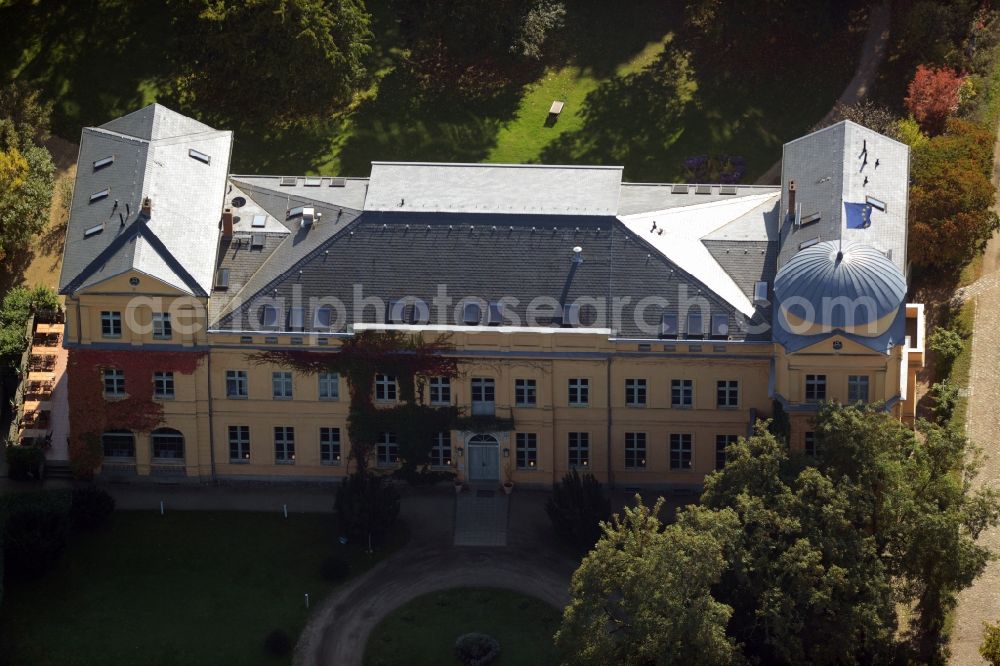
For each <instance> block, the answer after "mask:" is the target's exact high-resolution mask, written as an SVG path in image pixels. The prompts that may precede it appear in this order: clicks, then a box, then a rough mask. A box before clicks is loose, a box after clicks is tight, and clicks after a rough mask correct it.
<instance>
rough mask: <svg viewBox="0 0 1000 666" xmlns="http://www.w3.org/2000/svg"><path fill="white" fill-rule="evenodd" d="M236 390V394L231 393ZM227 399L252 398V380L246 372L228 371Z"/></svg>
mask: <svg viewBox="0 0 1000 666" xmlns="http://www.w3.org/2000/svg"><path fill="white" fill-rule="evenodd" d="M231 388H235V389H236V390H235V392H234V391H231V390H230V389H231ZM226 397H227V398H229V399H240V398H243V399H245V398H248V397H250V378H249V376H248V375H247V371H246V370H226Z"/></svg>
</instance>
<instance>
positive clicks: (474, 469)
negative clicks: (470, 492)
mask: <svg viewBox="0 0 1000 666" xmlns="http://www.w3.org/2000/svg"><path fill="white" fill-rule="evenodd" d="M466 449H467V450H468V453H469V456H468V459H469V462H468V469H467V470H466V474H467V476H468V479H469V481H472V482H476V481H499V480H500V442H498V441H497V438H496V437H494V436H493V435H473V436H472V438H471V439H470V440H469V443H468V444H467V445H466Z"/></svg>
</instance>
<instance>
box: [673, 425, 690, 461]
mask: <svg viewBox="0 0 1000 666" xmlns="http://www.w3.org/2000/svg"><path fill="white" fill-rule="evenodd" d="M670 469H691V435H690V433H671V435H670Z"/></svg>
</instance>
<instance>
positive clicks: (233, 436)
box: [229, 425, 250, 462]
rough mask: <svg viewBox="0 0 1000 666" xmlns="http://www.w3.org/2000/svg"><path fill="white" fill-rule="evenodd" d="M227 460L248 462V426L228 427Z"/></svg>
mask: <svg viewBox="0 0 1000 666" xmlns="http://www.w3.org/2000/svg"><path fill="white" fill-rule="evenodd" d="M229 460H230V461H231V462H249V461H250V426H245V425H242V426H229Z"/></svg>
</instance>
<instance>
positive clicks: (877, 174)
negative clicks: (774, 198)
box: [778, 120, 910, 273]
mask: <svg viewBox="0 0 1000 666" xmlns="http://www.w3.org/2000/svg"><path fill="white" fill-rule="evenodd" d="M781 173H782V175H781V183H782V187H781V211H780V213H781V216H782V218H783V219H782V237H783V242H782V247H781V253H780V254H779V257H778V268H781V267H782V266H783V265H784V264H785V263H787V262H788V261H789V260H790V259H791V258H792V256H794V255H795V253H796V252H798V251H799V249H800V248H799V246H800V245H801V244H802V243H803V242H808V241H812V240H814V239H818V241H819V242H822V241H828V240H840V239H843V240H844V241H845V242H851V243H863V244H865V245H870V246H872V247H874V248H875V249H877V250H879V251H880V252H882V253H884V254H886V255H887V256H888V257H889V258H890V259H891V260H892V262H893V263H894V264H896V266H897V267H898V268H899V270H900V271H902V272H903V273H905V272H906V231H907V229H906V216H907V205H908V199H907V193H908V186H909V173H910V148H909V146H907V145H906V144H904V143H900V142H899V141H896V140H894V139H890V138H889V137H887V136H883V135H882V134H879V133H878V132H875V131H874V130H870V129H868V128H867V127H864V126H862V125H858V124H857V123H854V122H851V121H849V120H845V121H842V122H839V123H837V124H836V125H831V126H830V127H825V128H823V129H821V130H818V131H816V132H813V133H812V134H808V135H806V136H804V137H802V138H800V139H796V140H794V141H790V142H788V143H786V144H785V146H784V150H783V152H782V161H781ZM792 180H794V181H795V187H796V208H799V209H800V210H801V219H803V220H807V219H809V217H810V216H813V215H815V214H818V215H819V220H818V221H816V222H811V223H806V224H803V225H802V226H800V227H795V226H794V213H795V211H792V213H793V220H792V221H789V220H787V219H784V216H785V215H786V213H788V212H789V211H788V201H789V199H788V183H789V181H792ZM872 199H874V200H876V201H877V202H881V203H884V204H885V205H884V210H881V209H880V208H882V206H877V207H873V208H871V210H870V221H871V224H870V225H869V226H867V227H865V228H849V226H848V213H847V207H846V206H845V204H866V203H868V202H870V201H871V200H872Z"/></svg>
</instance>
